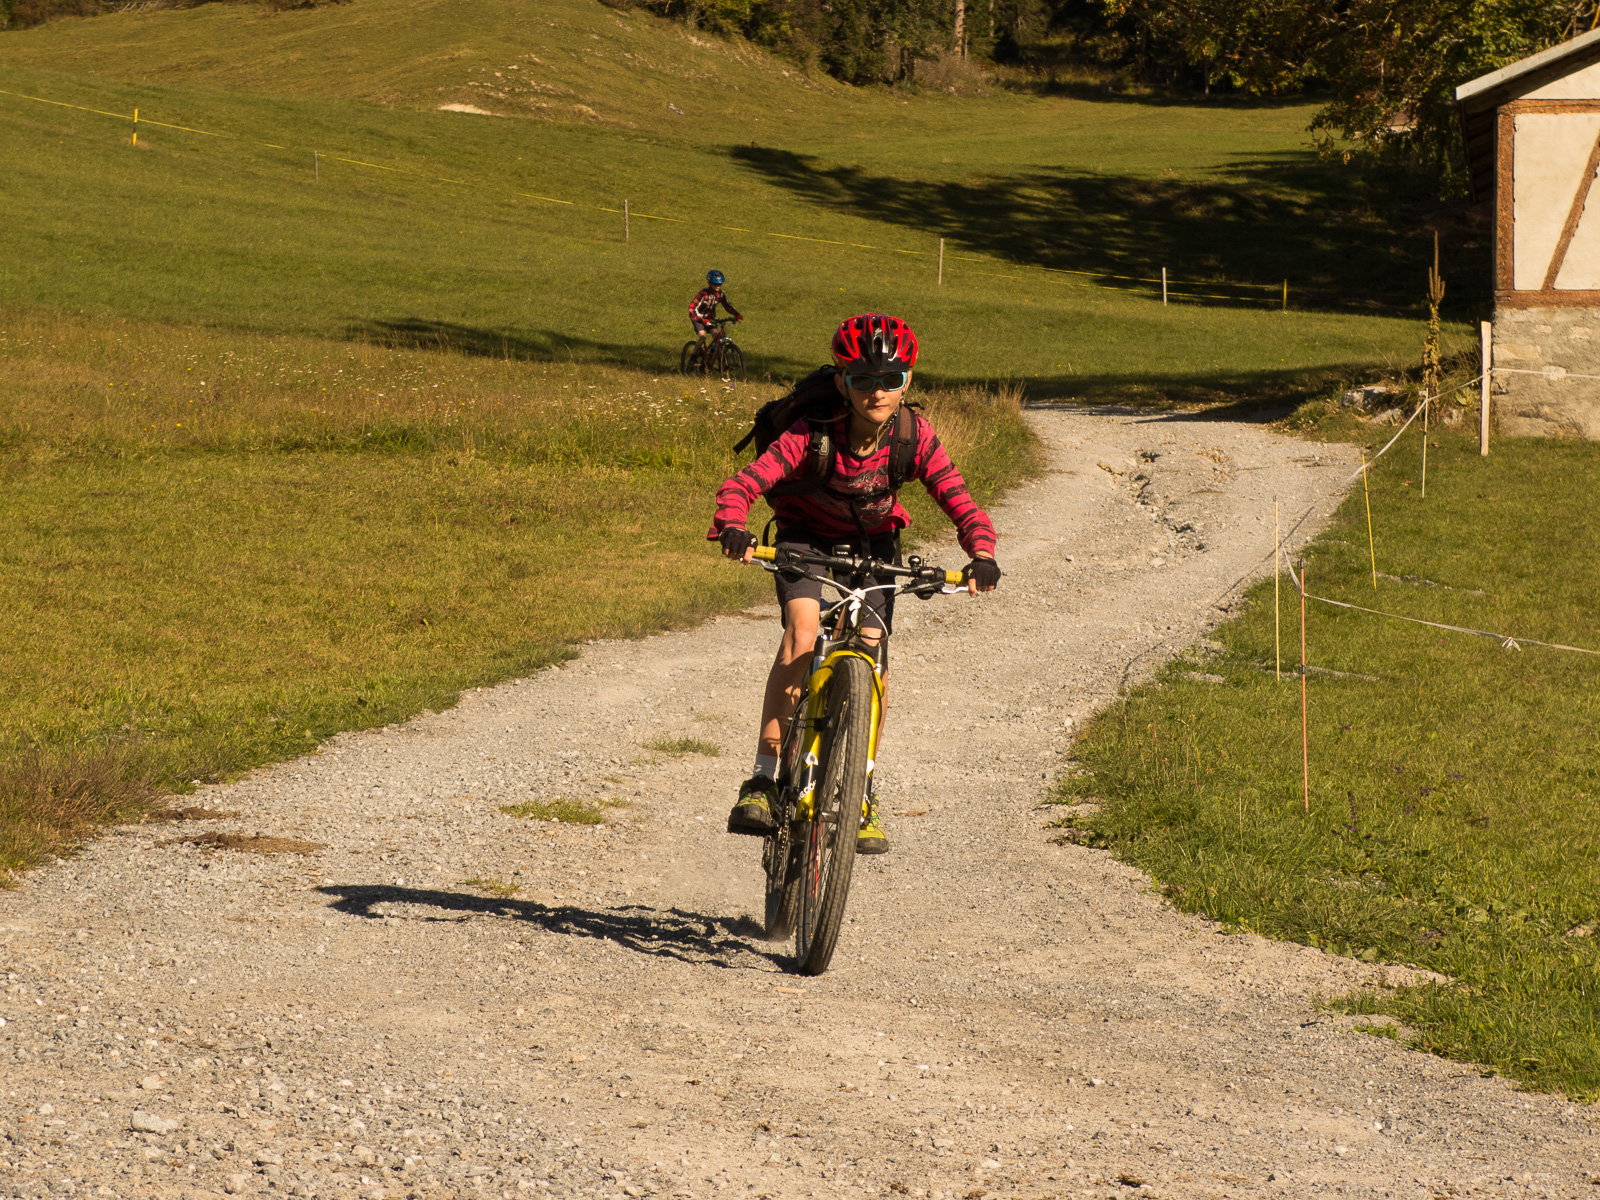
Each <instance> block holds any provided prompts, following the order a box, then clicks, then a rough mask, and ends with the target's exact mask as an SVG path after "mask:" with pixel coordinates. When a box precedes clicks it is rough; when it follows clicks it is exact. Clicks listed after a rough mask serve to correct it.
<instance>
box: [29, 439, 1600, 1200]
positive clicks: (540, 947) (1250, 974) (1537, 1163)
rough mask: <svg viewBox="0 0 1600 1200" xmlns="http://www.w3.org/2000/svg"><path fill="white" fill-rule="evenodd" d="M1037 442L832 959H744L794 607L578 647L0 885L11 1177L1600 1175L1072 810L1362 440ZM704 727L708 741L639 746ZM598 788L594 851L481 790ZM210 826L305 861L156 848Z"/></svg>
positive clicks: (1272, 1188) (32, 1184)
mask: <svg viewBox="0 0 1600 1200" xmlns="http://www.w3.org/2000/svg"><path fill="white" fill-rule="evenodd" d="M1034 419H1035V420H1036V422H1037V427H1038V429H1039V431H1040V433H1041V435H1042V436H1043V437H1044V438H1045V440H1046V442H1047V443H1048V446H1049V450H1050V455H1051V462H1050V471H1049V473H1048V474H1047V475H1046V476H1045V477H1044V478H1043V479H1041V480H1040V481H1039V482H1038V483H1036V484H1034V485H1032V486H1030V487H1025V488H1022V489H1019V490H1018V491H1017V492H1015V493H1013V494H1012V496H1011V497H1010V499H1009V500H1008V501H1007V502H1006V503H1005V504H1004V505H1003V506H1001V507H1000V508H999V509H998V511H997V512H996V514H995V516H996V523H997V524H998V526H999V527H1000V529H1001V532H1002V534H1003V541H1002V545H1001V560H1002V562H1003V563H1004V564H1005V566H1006V568H1007V570H1008V571H1009V572H1010V574H1009V577H1008V578H1007V579H1006V580H1005V582H1004V583H1003V584H1002V586H1001V589H1000V590H999V591H997V592H996V593H995V594H994V595H993V596H990V597H984V598H980V599H978V600H969V599H966V598H964V597H961V598H949V599H945V600H940V601H931V602H928V603H925V604H924V603H920V602H915V601H912V602H907V603H906V604H905V605H904V608H903V610H902V612H903V619H902V621H901V622H900V628H899V629H898V630H897V636H896V639H895V655H894V671H893V681H894V694H893V697H892V701H891V717H890V723H889V726H888V733H887V735H886V738H885V743H884V747H883V761H882V765H881V767H880V786H881V790H882V793H883V795H884V799H885V803H886V805H887V807H888V808H889V810H890V811H891V812H898V813H901V814H906V815H901V816H896V817H893V818H892V819H891V822H890V825H889V833H890V836H891V838H892V840H893V845H894V851H893V853H892V854H890V855H889V856H887V857H886V858H882V859H875V860H865V859H864V860H861V861H860V862H859V864H858V866H857V871H856V882H855V886H854V889H853V891H852V894H851V899H850V917H851V919H850V923H849V924H848V925H847V927H846V929H845V932H844V934H843V935H842V937H841V941H840V947H839V951H838V953H837V955H836V956H835V959H834V969H833V970H832V971H830V972H829V973H828V974H827V975H826V976H823V977H822V978H820V979H802V978H800V977H798V976H795V975H792V974H789V973H788V972H787V970H786V960H785V956H784V951H783V948H781V947H775V946H771V945H768V944H765V943H763V942H762V941H761V940H759V938H757V937H756V936H755V932H756V931H755V926H754V924H753V922H752V921H751V919H750V917H749V916H748V915H747V914H751V913H754V912H756V911H757V910H758V909H759V904H760V883H759V874H758V869H757V857H758V844H757V843H756V842H754V841H753V840H748V839H733V838H729V837H728V836H727V835H725V834H724V833H723V832H722V825H723V820H724V818H725V814H726V811H727V807H728V805H729V804H730V803H731V800H732V796H733V793H734V790H735V789H736V787H737V784H738V781H739V780H740V778H742V776H743V774H744V773H745V771H746V769H747V767H748V755H749V753H750V743H751V741H752V737H753V720H752V714H753V713H754V712H755V710H756V707H757V702H758V696H759V689H760V686H761V682H762V680H763V678H764V676H765V671H766V666H767V663H768V661H769V660H770V656H771V653H772V649H773V646H774V644H775V642H776V639H777V628H778V627H777V623H776V621H775V620H774V619H773V614H772V612H770V611H768V610H766V609H762V610H753V611H752V612H750V613H747V614H743V615H735V616H729V617H724V618H722V619H720V620H717V621H713V622H710V623H708V624H706V625H704V626H702V627H701V628H699V629H695V630H693V631H691V632H687V633H681V634H673V635H668V636H663V637H657V638H653V639H650V640H649V641H645V642H634V643H602V644H595V645H591V646H588V647H586V648H585V649H584V652H583V654H582V656H581V657H579V658H578V659H576V660H574V661H572V662H570V663H568V664H566V665H564V666H562V667H560V668H556V669H551V670H548V671H545V672H542V673H540V674H539V675H538V676H536V677H534V678H530V679H525V680H520V681H517V682H515V683H510V684H507V685H505V686H503V687H498V688H493V689H485V690H483V691H478V692H473V693H470V694H468V695H466V696H464V697H463V698H462V702H461V704H460V706H459V707H458V708H456V709H455V710H453V711H451V712H446V713H440V714H429V715H424V716H422V717H419V718H417V719H416V720H414V721H412V722H410V723H408V724H406V725H404V726H397V727H394V728H390V729H384V730H375V731H372V732H369V733H364V734H355V735H348V736H343V737H340V738H338V739H336V740H335V741H333V742H332V743H330V744H328V745H327V746H326V747H324V749H323V750H322V752H321V753H319V754H317V755H314V756H312V757H309V758H306V759H302V760H300V761H298V762H293V763H287V764H284V765H282V766H279V767H275V768H272V769H270V770H265V771H262V772H260V773H258V774H257V775H255V776H254V777H252V778H250V779H248V780H246V781H243V782H241V783H237V784H233V785H229V786H225V787H216V788H208V789H205V790H204V791H203V792H202V793H201V794H200V795H199V796H197V797H196V798H195V799H194V800H193V801H192V803H195V804H199V805H203V806H205V807H207V808H210V809H213V810H228V811H233V812H237V813H238V814H240V815H239V816H238V817H237V818H234V819H230V820H216V821H201V822H188V823H185V824H182V825H162V826H153V825H144V826H139V827H134V828H126V829H121V830H118V831H116V832H115V833H113V834H110V835H108V836H106V837H103V838H101V839H99V840H98V841H96V842H95V843H94V844H93V845H91V846H89V847H88V848H87V849H86V850H85V851H84V853H83V854H82V855H80V856H79V857H78V858H76V859H74V860H72V861H70V862H62V863H58V864H56V865H54V866H52V867H50V868H48V869H45V870H40V871H38V872H35V873H34V874H33V875H31V876H29V877H28V878H27V879H26V880H25V881H24V883H23V886H22V887H21V888H20V889H19V890H16V891H13V892H8V893H0V1018H3V1019H4V1024H3V1026H0V1195H15V1196H36V1195H44V1194H47V1193H52V1194H53V1193H60V1194H63V1195H87V1196H117V1197H165V1196H173V1197H179V1196H183V1197H190V1196H192V1197H205V1196H211V1195H215V1194H221V1193H224V1192H227V1193H231V1194H243V1195H253V1194H270V1193H277V1194H283V1195H291V1196H319V1197H347V1196H356V1195H359V1196H362V1197H369V1196H388V1197H401V1196H415V1197H426V1198H432V1197H457V1196H464V1197H480V1196H481V1197H490V1196H493V1197H505V1196H530V1195H533V1196H537V1195H549V1196H597V1197H610V1196H650V1195H659V1196H688V1197H712V1196H719V1195H725V1196H729V1197H735V1196H751V1197H756V1196H764V1197H779V1198H784V1200H787V1198H789V1197H803V1196H817V1197H846V1196H892V1195H910V1196H927V1197H977V1196H989V1197H1022V1198H1026V1200H1034V1198H1037V1197H1045V1196H1060V1197H1067V1196H1083V1197H1091V1196H1093V1197H1105V1196H1132V1195H1136V1194H1142V1195H1156V1196H1164V1197H1222V1196H1235V1195H1239V1196H1245V1195H1248V1196H1308V1195H1316V1194H1321V1193H1339V1194H1343V1195H1349V1196H1373V1197H1378V1196H1383V1197H1390V1196H1399V1197H1412V1196H1415V1197H1419V1198H1420V1197H1444V1196H1457V1195H1468V1194H1486V1195H1508V1196H1544V1195H1559V1196H1577V1195H1590V1194H1592V1193H1591V1189H1590V1188H1589V1187H1588V1186H1587V1178H1588V1177H1587V1176H1586V1174H1585V1172H1584V1171H1583V1169H1582V1168H1583V1166H1584V1164H1585V1163H1586V1162H1589V1161H1591V1160H1592V1159H1593V1155H1594V1147H1595V1140H1594V1137H1593V1134H1592V1133H1591V1118H1590V1116H1589V1114H1588V1111H1587V1110H1584V1109H1579V1108H1577V1107H1575V1106H1573V1105H1571V1104H1569V1103H1567V1102H1566V1101H1565V1100H1563V1099H1560V1098H1557V1097H1551V1096H1541V1095H1523V1094H1521V1093H1518V1092H1516V1091H1514V1090H1513V1089H1512V1088H1511V1087H1510V1086H1508V1085H1507V1084H1506V1083H1505V1082H1504V1081H1501V1080H1495V1079H1484V1078H1481V1077H1480V1076H1479V1074H1478V1072H1477V1071H1476V1070H1474V1069H1472V1068H1471V1067H1469V1066H1463V1065H1461V1064H1457V1063H1451V1062H1446V1061H1443V1060H1440V1059H1434V1058H1429V1057H1426V1056H1423V1055H1419V1054H1414V1053H1410V1052H1408V1051H1406V1050H1404V1049H1402V1048H1400V1047H1399V1046H1397V1045H1395V1044H1394V1043H1393V1042H1391V1041H1387V1040H1383V1039H1379V1038H1374V1037H1371V1036H1368V1035H1365V1034H1362V1033H1358V1032H1356V1031H1354V1030H1352V1029H1351V1028H1350V1022H1348V1021H1346V1020H1344V1019H1341V1018H1335V1017H1332V1016H1329V1015H1328V1014H1326V1013H1324V1012H1321V1011H1319V1010H1318V1009H1317V1008H1316V1007H1315V1004H1314V1001H1315V998H1316V997H1317V996H1319V995H1328V994H1332V993H1337V992H1339V991H1342V990H1345V989H1348V988H1350V987H1352V986H1354V985H1356V984H1357V983H1359V982H1360V981H1362V980H1364V979H1368V978H1371V977H1372V976H1373V974H1374V968H1369V967H1364V966H1362V965H1361V964H1359V963H1355V962H1351V961H1349V960H1344V959H1337V958H1333V957H1330V956H1328V955H1325V954H1322V953H1320V952H1318V951H1314V950H1310V949H1306V948H1303V947H1298V946H1291V945H1283V944H1278V943H1273V942H1269V941H1265V940H1263V939H1260V938H1256V937H1253V936H1229V935H1226V934H1224V933H1223V932H1222V931H1221V930H1220V929H1219V928H1218V927H1216V926H1215V925H1212V924H1210V923H1208V922H1206V921H1203V920H1199V919H1196V918H1193V917H1190V916H1185V915H1183V914H1180V913H1177V912H1174V911H1173V910H1172V909H1170V908H1169V907H1168V906H1167V905H1166V904H1165V903H1164V902H1163V901H1162V900H1161V899H1160V898H1159V897H1158V896H1156V895H1153V894H1152V893H1151V891H1150V888H1149V886H1148V881H1147V880H1146V879H1145V878H1144V877H1143V876H1141V875H1140V874H1139V873H1137V872H1136V871H1133V870H1130V869H1129V868H1127V867H1125V866H1122V865H1121V864H1119V863H1117V862H1115V861H1113V860H1112V859H1111V858H1109V857H1108V856H1107V855H1106V854H1105V853H1103V852H1099V851H1095V850H1090V849H1085V848H1080V847H1074V846H1054V845H1052V844H1050V842H1049V841H1048V835H1047V833H1046V831H1045V829H1044V826H1045V825H1046V824H1047V822H1048V821H1049V820H1050V819H1051V818H1052V817H1054V816H1055V815H1056V812H1050V811H1044V810H1041V808H1040V807H1039V805H1040V801H1041V799H1042V798H1043V797H1044V795H1045V794H1046V790H1047V787H1048V781H1049V780H1050V778H1051V777H1052V776H1053V775H1054V774H1055V773H1057V772H1058V771H1059V770H1061V769H1062V766H1063V763H1064V757H1063V756H1064V755H1065V754H1066V753H1067V751H1068V747H1069V741H1070V732H1071V729H1072V727H1073V725H1074V724H1075V723H1076V722H1079V721H1081V720H1082V719H1083V718H1084V717H1085V716H1086V715H1087V714H1088V713H1089V712H1091V711H1092V710H1093V709H1095V708H1096V707H1097V706H1098V705H1101V704H1103V703H1105V702H1106V700H1107V699H1108V698H1110V697H1111V696H1112V695H1114V694H1115V692H1116V690H1117V688H1118V687H1119V685H1120V684H1121V683H1122V682H1123V680H1124V679H1125V678H1129V677H1133V676H1137V674H1138V673H1139V672H1140V671H1142V670H1146V669H1148V667H1149V666H1150V665H1151V664H1153V663H1155V662H1157V661H1159V660H1160V659H1161V658H1162V657H1164V656H1166V655H1170V654H1172V653H1174V652H1176V651H1178V650H1181V649H1182V648H1183V647H1185V646H1188V645H1192V644H1194V643H1195V642H1196V641H1197V640H1198V639H1200V638H1201V637H1203V635H1204V633H1205V631H1206V629H1207V627H1208V626H1209V625H1211V624H1212V623H1214V622H1215V621H1217V620H1218V619H1219V618H1220V616H1221V615H1222V613H1223V612H1224V611H1225V606H1226V605H1227V604H1228V603H1229V598H1230V597H1231V596H1233V595H1235V594H1236V593H1235V591H1234V588H1235V585H1236V584H1237V583H1238V582H1239V581H1240V580H1241V578H1243V577H1246V576H1249V575H1251V574H1252V573H1255V572H1260V571H1262V570H1264V569H1266V560H1267V557H1268V555H1269V553H1270V546H1271V511H1272V510H1271V501H1272V497H1273V496H1274V495H1275V494H1276V495H1277V496H1278V497H1279V498H1280V501H1281V503H1282V507H1283V511H1284V513H1285V514H1286V521H1285V524H1286V526H1287V525H1290V524H1293V522H1294V520H1295V519H1297V518H1298V517H1299V515H1300V514H1302V513H1304V512H1306V511H1308V510H1315V514H1316V515H1314V516H1313V517H1312V519H1311V520H1309V521H1307V522H1306V524H1305V526H1304V527H1302V529H1301V530H1300V534H1299V535H1298V536H1299V538H1302V539H1303V537H1304V536H1305V534H1307V533H1308V532H1309V531H1310V530H1311V528H1312V527H1313V526H1315V525H1316V524H1317V521H1318V520H1319V519H1320V516H1321V515H1325V514H1326V512H1327V511H1329V510H1330V508H1331V505H1332V503H1333V501H1334V500H1335V499H1336V497H1335V495H1334V493H1335V491H1336V489H1337V486H1338V483H1339V480H1340V479H1342V478H1343V476H1344V475H1345V474H1346V473H1347V472H1348V469H1349V467H1350V466H1351V463H1352V460H1351V456H1350V454H1349V453H1348V452H1347V451H1346V450H1345V448H1343V447H1323V446H1312V445H1307V444H1306V443H1303V442H1294V441H1289V440H1286V439H1282V438H1278V437H1275V436H1274V435H1272V434H1271V433H1269V432H1267V431H1266V430H1264V429H1262V428H1260V427H1258V426H1252V425H1246V424H1230V423H1224V422H1216V421H1202V420H1196V419H1192V418H1187V417H1161V418H1150V417H1140V416H1136V415H1133V414H1125V415H1117V414H1106V413H1103V412H1101V413H1097V414H1089V413H1084V412H1076V411H1071V410H1056V411H1037V412H1035V413H1034ZM708 502H709V501H708ZM929 553H930V557H933V558H934V559H935V560H938V559H940V558H945V559H948V560H949V561H951V562H952V563H953V562H954V561H955V556H954V552H953V551H951V550H949V549H948V548H947V547H946V548H945V549H944V550H943V551H942V552H929ZM728 569H729V570H733V569H735V568H733V567H731V566H730V567H729V568H728ZM1219 606H1221V607H1219ZM681 737H697V738H701V739H705V740H708V741H711V742H714V743H716V744H717V745H720V746H722V747H723V748H724V749H725V750H726V753H724V754H723V755H721V756H720V757H709V756H705V755H687V756H683V757H673V756H670V755H665V754H661V753H655V752H652V751H650V750H648V749H647V748H646V744H647V743H649V742H651V741H653V740H657V739H661V738H681ZM597 796H604V797H607V798H609V799H611V800H613V801H615V802H616V804H615V806H614V807H609V808H607V809H606V812H607V813H608V814H609V815H608V819H607V821H606V823H605V824H604V825H602V826H598V827H584V826H575V825H566V824H560V823H552V822H530V821H528V820H525V819H519V818H516V817H513V816H509V815H506V814H504V813H502V812H501V811H500V807H501V806H502V805H508V804H514V803H518V802H522V801H526V800H529V799H543V800H549V799H554V798H562V797H597ZM1057 811H1059V810H1057ZM911 814H918V815H911ZM209 832H227V833H235V834H243V835H251V834H256V833H260V834H263V835H268V836H271V837H278V838H289V839H303V840H307V841H311V842H316V843H321V844H322V845H323V846H324V848H323V849H320V850H316V851H313V852H311V853H306V854H297V853H282V854H273V855H262V854H255V853H241V852H237V851H228V850H218V849H214V848H207V847H204V846H197V845H193V844H187V843H183V844H178V843H175V842H174V841H173V839H176V838H178V837H180V836H194V835H196V834H201V833H209ZM474 880H476V881H479V882H478V883H476V884H473V883H469V882H466V881H474ZM487 881H499V882H500V883H503V884H505V885H508V886H515V887H516V888H518V889H520V890H519V891H518V892H516V894H515V895H514V896H512V897H510V898H501V897H498V896H496V895H494V894H493V893H492V889H491V888H486V887H485V886H484V884H485V882H487ZM1380 973H1381V972H1380ZM1400 975H1401V973H1400V972H1395V971H1393V970H1392V969H1391V978H1398V977H1400Z"/></svg>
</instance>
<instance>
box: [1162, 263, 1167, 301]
mask: <svg viewBox="0 0 1600 1200" xmlns="http://www.w3.org/2000/svg"><path fill="white" fill-rule="evenodd" d="M1166 302H1167V269H1166V268H1165V267H1162V268H1161V303H1162V304H1163V305H1165V304H1166Z"/></svg>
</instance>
